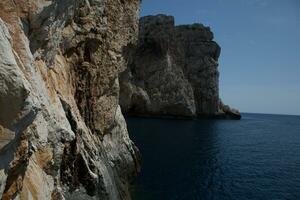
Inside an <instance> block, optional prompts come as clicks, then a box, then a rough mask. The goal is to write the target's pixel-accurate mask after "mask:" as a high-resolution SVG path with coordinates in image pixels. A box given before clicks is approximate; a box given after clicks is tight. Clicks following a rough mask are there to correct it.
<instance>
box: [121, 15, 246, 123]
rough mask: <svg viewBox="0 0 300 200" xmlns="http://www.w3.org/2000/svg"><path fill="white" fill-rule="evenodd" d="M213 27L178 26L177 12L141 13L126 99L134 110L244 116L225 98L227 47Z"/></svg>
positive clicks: (124, 82) (124, 84)
mask: <svg viewBox="0 0 300 200" xmlns="http://www.w3.org/2000/svg"><path fill="white" fill-rule="evenodd" d="M213 38H214V35H213V33H212V31H211V30H210V28H209V27H205V26H204V25H202V24H192V25H180V26H175V23H174V18H173V17H172V16H166V15H157V16H146V17H142V18H141V19H140V25H139V38H138V43H137V46H135V47H134V46H132V47H131V48H130V51H127V54H126V55H125V58H126V60H127V62H128V68H127V69H126V70H125V71H124V72H123V73H122V74H121V76H120V86H121V90H120V91H121V93H120V104H121V107H122V111H123V112H124V113H126V114H128V115H137V116H159V117H179V118H181V117H212V118H229V119H240V117H241V115H240V113H239V112H238V111H237V110H235V109H231V108H230V107H229V106H227V105H224V104H223V103H222V101H221V100H220V98H219V71H218V58H219V56H220V52H221V48H220V46H219V45H218V44H217V43H216V42H215V41H213Z"/></svg>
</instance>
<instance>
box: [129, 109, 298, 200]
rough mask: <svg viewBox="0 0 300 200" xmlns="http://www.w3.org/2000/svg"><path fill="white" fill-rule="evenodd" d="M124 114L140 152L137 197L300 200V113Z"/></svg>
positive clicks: (155, 199)
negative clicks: (231, 116)
mask: <svg viewBox="0 0 300 200" xmlns="http://www.w3.org/2000/svg"><path fill="white" fill-rule="evenodd" d="M126 120H127V122H128V129H129V132H130V137H131V139H132V140H133V141H134V142H135V144H136V145H137V146H138V148H139V149H140V151H141V154H142V171H141V173H140V175H139V176H138V177H137V179H136V181H135V183H134V186H133V188H132V196H133V199H134V200H198V199H199V200H208V199H209V200H219V199H220V200H226V199H230V200H247V199H255V200H256V199H258V200H260V199H261V200H300V116H287V115H265V114H243V118H242V120H240V121H234V120H170V119H147V118H127V119H126Z"/></svg>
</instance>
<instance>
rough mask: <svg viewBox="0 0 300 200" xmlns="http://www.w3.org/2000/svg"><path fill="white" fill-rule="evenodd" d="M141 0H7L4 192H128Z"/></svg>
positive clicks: (2, 27) (43, 195) (0, 101)
mask: <svg viewBox="0 0 300 200" xmlns="http://www.w3.org/2000/svg"><path fill="white" fill-rule="evenodd" d="M139 4H140V1H139V0H125V1H118V0H117V1H115V0H66V1H58V0H47V1H46V0H38V1H36V0H26V1H25V0H14V1H12V0H1V2H0V9H1V12H0V160H1V162H0V197H2V199H3V200H6V199H129V198H130V195H129V192H128V187H129V185H128V184H129V182H130V180H131V179H132V178H133V177H134V176H135V174H136V172H137V170H138V169H139V155H138V150H137V148H136V147H135V146H134V144H133V143H132V141H131V140H130V138H129V137H128V133H127V129H126V123H125V120H124V118H123V115H122V113H121V109H120V106H119V80H118V75H119V73H120V72H121V71H124V69H125V66H126V64H125V60H124V59H123V56H122V55H123V52H124V49H126V48H128V47H129V46H132V45H134V43H135V42H136V38H137V31H138V10H139Z"/></svg>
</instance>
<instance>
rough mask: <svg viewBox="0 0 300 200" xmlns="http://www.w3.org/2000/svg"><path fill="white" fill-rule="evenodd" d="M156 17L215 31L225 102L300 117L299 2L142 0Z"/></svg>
mask: <svg viewBox="0 0 300 200" xmlns="http://www.w3.org/2000/svg"><path fill="white" fill-rule="evenodd" d="M155 14H167V15H173V16H174V17H175V21H176V24H191V23H202V24H204V25H206V26H210V27H211V29H212V31H213V32H214V36H215V39H214V40H215V41H216V42H217V43H218V44H219V45H220V46H221V48H222V52H221V56H220V59H219V70H220V96H221V98H222V99H223V101H224V102H225V103H226V104H229V105H230V106H232V107H235V108H238V109H239V110H240V111H241V112H251V113H271V114H292V115H300V0H142V9H141V16H145V15H155Z"/></svg>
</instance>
